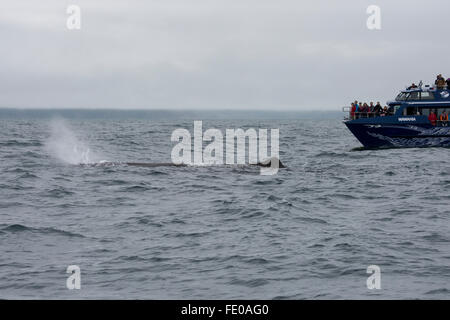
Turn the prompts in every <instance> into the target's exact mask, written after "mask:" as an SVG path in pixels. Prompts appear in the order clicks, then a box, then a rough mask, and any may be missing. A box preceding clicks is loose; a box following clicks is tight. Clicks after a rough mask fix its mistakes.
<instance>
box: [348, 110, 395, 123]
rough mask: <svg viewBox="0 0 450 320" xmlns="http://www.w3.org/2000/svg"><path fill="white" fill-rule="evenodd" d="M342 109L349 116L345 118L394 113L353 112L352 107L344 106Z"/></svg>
mask: <svg viewBox="0 0 450 320" xmlns="http://www.w3.org/2000/svg"><path fill="white" fill-rule="evenodd" d="M342 111H343V112H346V113H347V116H345V117H344V120H355V119H361V118H375V117H384V116H389V115H392V113H390V112H387V113H385V112H384V111H383V112H352V107H342Z"/></svg>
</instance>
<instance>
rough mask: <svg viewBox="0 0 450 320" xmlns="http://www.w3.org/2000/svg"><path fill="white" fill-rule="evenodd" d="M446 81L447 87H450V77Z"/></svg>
mask: <svg viewBox="0 0 450 320" xmlns="http://www.w3.org/2000/svg"><path fill="white" fill-rule="evenodd" d="M445 82H446V83H447V88H450V78H448V79H447V80H446V81H445Z"/></svg>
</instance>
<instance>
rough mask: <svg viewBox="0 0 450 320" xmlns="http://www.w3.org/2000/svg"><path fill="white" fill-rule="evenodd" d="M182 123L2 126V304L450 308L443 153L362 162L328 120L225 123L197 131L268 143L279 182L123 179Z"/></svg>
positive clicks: (239, 175) (173, 174) (141, 175)
mask: <svg viewBox="0 0 450 320" xmlns="http://www.w3.org/2000/svg"><path fill="white" fill-rule="evenodd" d="M182 118H183V117H182V116H180V117H179V118H178V119H176V118H174V119H167V120H164V119H152V118H151V117H150V118H139V117H134V118H133V117H128V118H126V119H125V118H124V119H120V117H114V118H112V117H108V116H105V117H104V118H102V116H101V115H100V116H98V117H95V118H90V117H88V116H86V117H85V118H84V119H83V117H77V118H76V119H75V118H66V119H62V120H61V119H56V120H55V119H52V118H51V117H41V118H39V117H37V118H33V117H31V118H30V117H24V118H21V117H20V116H18V117H5V118H3V119H1V120H0V298H2V299H17V298H25V299H37V298H44V299H100V298H102V299H416V298H418V299H448V298H450V232H449V231H450V217H449V215H450V197H449V190H450V162H449V161H448V159H449V157H450V149H441V148H430V149H388V150H362V149H360V148H359V147H360V144H359V143H358V141H357V140H356V139H355V138H354V137H353V136H352V135H351V134H350V133H349V132H348V131H347V129H346V128H345V126H344V125H343V123H342V121H341V120H340V119H339V118H336V119H302V118H301V117H299V118H294V117H290V119H284V120H270V119H260V120H255V119H251V118H249V119H248V120H247V119H242V118H241V119H240V120H233V119H231V118H229V119H224V120H220V119H215V120H204V122H203V128H204V130H205V129H207V128H213V127H214V128H219V129H222V130H224V129H225V128H250V127H253V128H269V129H270V128H279V129H280V158H281V161H282V162H283V163H284V164H285V165H286V167H287V168H286V169H280V170H279V172H278V174H277V175H274V176H261V175H259V168H256V167H248V166H241V167H235V166H217V167H176V168H174V167H158V168H142V167H131V166H127V165H126V164H120V162H170V153H171V150H172V147H173V146H174V145H175V143H172V142H171V141H170V136H171V133H172V131H173V130H174V129H176V128H180V127H181V128H187V129H189V130H190V131H191V133H192V132H193V121H191V120H183V119H182ZM236 118H239V117H236ZM198 120H202V119H201V118H198ZM103 161H108V162H114V163H115V165H104V164H102V163H103ZM69 265H77V266H79V267H80V269H81V289H80V290H68V289H67V288H66V280H67V277H68V276H69V274H67V273H66V269H67V267H68V266H69ZM369 265H377V266H379V267H380V269H381V289H379V290H376V289H374V290H369V289H368V288H367V285H366V281H367V278H368V277H369V276H370V274H368V273H367V272H366V271H367V267H368V266H369Z"/></svg>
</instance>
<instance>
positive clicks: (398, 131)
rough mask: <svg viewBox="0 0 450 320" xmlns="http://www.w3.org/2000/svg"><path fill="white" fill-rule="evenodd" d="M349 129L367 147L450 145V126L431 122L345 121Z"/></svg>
mask: <svg viewBox="0 0 450 320" xmlns="http://www.w3.org/2000/svg"><path fill="white" fill-rule="evenodd" d="M345 124H346V126H347V127H348V129H349V130H350V131H351V132H352V133H353V135H354V136H355V137H356V138H357V139H358V140H359V141H360V142H361V144H362V145H363V146H364V147H366V148H407V147H410V148H417V147H450V127H436V126H432V125H431V124H429V123H415V124H407V123H378V124H375V123H367V122H359V121H358V120H353V121H347V122H345Z"/></svg>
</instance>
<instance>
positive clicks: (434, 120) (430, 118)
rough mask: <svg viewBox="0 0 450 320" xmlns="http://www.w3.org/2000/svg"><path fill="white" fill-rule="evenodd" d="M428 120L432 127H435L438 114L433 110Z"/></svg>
mask: <svg viewBox="0 0 450 320" xmlns="http://www.w3.org/2000/svg"><path fill="white" fill-rule="evenodd" d="M428 120H429V121H430V122H431V125H433V126H435V125H436V121H437V117H436V114H435V113H434V112H433V110H431V111H430V115H429V116H428Z"/></svg>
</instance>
